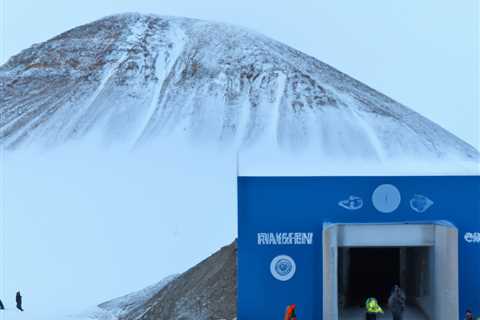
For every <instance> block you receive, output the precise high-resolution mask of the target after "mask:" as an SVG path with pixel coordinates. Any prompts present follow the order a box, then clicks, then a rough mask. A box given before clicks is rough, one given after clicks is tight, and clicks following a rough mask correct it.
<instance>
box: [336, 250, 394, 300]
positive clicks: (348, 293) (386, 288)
mask: <svg viewBox="0 0 480 320" xmlns="http://www.w3.org/2000/svg"><path fill="white" fill-rule="evenodd" d="M342 250H344V251H343V253H342V254H340V255H339V258H340V259H339V271H340V273H341V276H340V277H339V289H340V290H339V291H340V292H341V294H342V295H343V297H342V300H343V303H344V306H362V307H363V306H364V304H365V301H366V300H367V298H369V297H375V298H376V299H377V300H378V301H379V302H380V304H381V305H386V304H387V302H388V297H389V295H390V291H391V289H392V287H393V286H394V285H395V284H400V248H388V247H387V248H386V247H382V248H343V249H342ZM345 260H348V261H345Z"/></svg>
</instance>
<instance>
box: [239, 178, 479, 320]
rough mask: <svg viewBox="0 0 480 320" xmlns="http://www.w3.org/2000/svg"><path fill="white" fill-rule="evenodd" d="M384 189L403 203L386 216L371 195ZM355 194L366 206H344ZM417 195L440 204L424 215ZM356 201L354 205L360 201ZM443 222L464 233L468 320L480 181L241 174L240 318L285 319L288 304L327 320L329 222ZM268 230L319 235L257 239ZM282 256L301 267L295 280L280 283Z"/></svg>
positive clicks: (475, 287) (463, 300) (473, 294)
mask: <svg viewBox="0 0 480 320" xmlns="http://www.w3.org/2000/svg"><path fill="white" fill-rule="evenodd" d="M382 184H390V185H394V186H395V187H396V188H397V189H398V190H399V191H400V194H401V203H400V205H399V207H398V209H396V210H395V211H393V212H392V213H382V212H380V211H378V210H377V209H376V208H375V206H374V205H373V203H372V194H373V192H374V191H375V190H376V188H377V187H378V186H380V185H382ZM352 195H353V196H356V197H358V198H360V199H362V201H363V206H362V207H361V208H358V209H356V210H349V209H346V208H345V207H342V206H341V205H339V202H340V201H342V200H347V199H348V198H349V196H352ZM415 195H421V196H424V197H426V198H428V199H431V200H432V201H433V202H434V203H433V205H432V206H431V207H430V208H428V210H426V211H425V212H423V213H420V212H417V211H415V210H413V209H412V207H411V204H410V200H411V199H413V198H414V197H415ZM386 201H387V199H386ZM344 204H345V203H344ZM346 204H347V206H348V204H349V203H348V202H346ZM350 204H352V206H351V207H352V208H355V207H358V204H359V202H358V201H357V202H356V203H355V202H352V203H350ZM416 204H417V207H418V203H416ZM441 220H445V221H448V222H450V223H451V224H453V225H454V226H455V227H457V228H458V230H459V260H460V261H459V273H460V279H459V280H460V292H459V296H460V310H461V312H462V316H463V311H464V310H465V309H466V308H472V309H474V310H475V311H476V313H477V314H480V294H479V292H480V273H479V270H480V240H479V239H477V238H475V232H480V177H479V176H445V177H443V176H422V177H239V178H238V227H239V230H238V234H239V239H238V247H239V251H238V267H239V270H238V315H239V320H250V319H252V320H253V319H269V320H273V319H282V317H283V312H284V309H285V307H286V306H287V305H288V304H292V303H295V304H297V307H298V318H299V319H302V320H307V319H312V320H313V319H322V299H323V297H322V290H323V284H322V271H323V270H322V230H323V224H324V223H375V222H377V223H398V222H417V221H418V222H435V221H441ZM263 232H265V233H270V232H271V233H278V232H282V233H291V232H303V233H310V232H313V234H314V238H313V243H312V244H311V245H306V244H302V245H293V244H282V245H259V244H258V239H257V234H258V233H263ZM466 234H467V236H466V237H465V235H466ZM467 240H468V241H467ZM278 255H288V256H290V257H292V258H293V259H294V261H295V263H296V267H297V270H296V272H295V275H294V277H293V278H292V279H290V280H288V281H279V280H277V279H275V278H274V277H273V276H272V273H271V271H270V264H271V261H272V259H273V258H274V257H276V256H278ZM460 318H462V317H460Z"/></svg>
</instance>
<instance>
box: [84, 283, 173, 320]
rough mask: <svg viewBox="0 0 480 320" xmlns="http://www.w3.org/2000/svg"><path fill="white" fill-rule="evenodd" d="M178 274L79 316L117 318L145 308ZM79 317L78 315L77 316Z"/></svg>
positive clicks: (110, 319)
mask: <svg viewBox="0 0 480 320" xmlns="http://www.w3.org/2000/svg"><path fill="white" fill-rule="evenodd" d="M176 277H177V276H170V277H167V278H165V279H163V280H162V281H160V282H158V283H157V284H154V285H152V286H149V287H147V288H145V289H142V290H140V291H137V292H133V293H130V294H127V295H125V296H123V297H119V298H116V299H113V300H110V301H107V302H104V303H102V304H100V305H98V307H96V308H95V310H89V311H87V312H86V313H85V314H84V315H79V316H78V318H79V319H80V318H82V319H83V318H88V319H98V320H117V319H120V318H121V317H124V316H126V315H127V314H129V313H130V312H132V311H133V310H143V309H142V308H144V306H145V303H147V301H149V300H150V299H151V298H152V297H154V296H155V295H156V294H158V293H159V292H160V291H161V290H162V289H163V288H164V287H165V286H166V285H168V284H169V283H170V282H171V281H173V280H174V279H175V278H176ZM75 318H77V317H75Z"/></svg>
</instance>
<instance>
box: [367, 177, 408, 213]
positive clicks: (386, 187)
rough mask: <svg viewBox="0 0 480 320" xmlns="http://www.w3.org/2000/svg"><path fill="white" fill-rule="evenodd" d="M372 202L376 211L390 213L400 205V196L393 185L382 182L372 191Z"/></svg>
mask: <svg viewBox="0 0 480 320" xmlns="http://www.w3.org/2000/svg"><path fill="white" fill-rule="evenodd" d="M372 202H373V206H374V207H375V208H376V209H377V210H378V211H380V212H383V213H391V212H393V211H395V210H397V208H398V207H399V206H400V203H401V202H402V196H401V195H400V191H398V189H397V187H395V186H394V185H391V184H382V185H380V186H378V187H377V189H375V191H374V192H373V195H372Z"/></svg>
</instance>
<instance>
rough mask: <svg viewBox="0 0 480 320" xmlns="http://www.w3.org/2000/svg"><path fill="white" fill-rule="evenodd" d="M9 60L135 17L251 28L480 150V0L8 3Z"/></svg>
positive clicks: (32, 0) (15, 0)
mask: <svg viewBox="0 0 480 320" xmlns="http://www.w3.org/2000/svg"><path fill="white" fill-rule="evenodd" d="M0 1H3V2H4V5H3V6H2V10H3V15H2V16H3V17H4V18H3V19H2V20H3V22H4V23H3V25H2V29H3V34H4V35H5V37H4V39H3V40H4V41H3V45H2V49H3V50H2V55H3V57H2V60H1V61H2V62H4V61H5V60H6V59H7V58H8V57H10V56H11V55H13V54H16V53H18V52H19V51H20V50H22V49H24V48H26V47H28V46H30V45H31V44H33V43H35V42H41V41H44V40H47V39H48V38H50V37H52V36H54V35H56V34H58V33H60V32H63V31H65V30H67V29H69V28H72V27H75V26H78V25H80V24H83V23H86V22H90V21H93V20H95V19H98V18H101V17H103V16H105V15H110V14H114V13H121V12H127V11H137V12H145V13H156V14H160V15H176V16H188V17H195V18H201V19H208V20H215V21H224V22H229V23H233V24H237V25H242V26H246V27H248V28H250V29H254V30H256V31H259V32H262V33H264V34H266V35H268V36H271V37H273V38H275V39H277V40H279V41H282V42H284V43H287V44H289V45H291V46H293V47H295V48H297V49H299V50H301V51H303V52H305V53H308V54H310V55H312V56H315V57H316V58H318V59H320V60H322V61H324V62H326V63H329V64H330V65H332V66H334V67H336V68H337V69H339V70H341V71H343V72H345V73H347V74H349V75H351V76H353V77H355V78H357V79H359V80H361V81H362V82H364V83H366V84H368V85H370V86H372V87H373V88H375V89H377V90H379V91H381V92H383V93H385V94H387V95H389V96H390V97H392V98H394V99H395V100H397V101H399V102H402V103H404V104H406V105H407V106H409V107H411V108H412V109H414V110H416V111H418V112H420V113H422V114H423V115H425V116H427V117H428V118H430V119H432V120H433V121H435V122H437V123H439V124H440V125H442V126H443V127H445V128H447V129H448V130H450V131H452V132H453V133H455V134H456V135H458V136H459V137H461V138H462V139H464V140H466V141H467V142H469V143H471V144H473V145H474V146H476V147H477V148H479V147H480V132H479V123H480V111H479V109H480V107H479V76H478V74H479V44H478V43H479V23H478V17H479V4H478V3H479V1H478V0H462V1H454V0H448V1H447V0H422V1H418V0H402V1H382V0H362V1H353V0H335V1H331V0H329V1H326V0H295V1H292V0H291V1H282V0H275V1H274V0H241V1H232V0H230V1H228V0H227V1H225V0H201V1H200V0H128V1H127V0H102V1H99V0H82V1H67V0H63V1H61V0H42V1H37V0H28V1H27V0H0Z"/></svg>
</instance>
